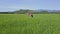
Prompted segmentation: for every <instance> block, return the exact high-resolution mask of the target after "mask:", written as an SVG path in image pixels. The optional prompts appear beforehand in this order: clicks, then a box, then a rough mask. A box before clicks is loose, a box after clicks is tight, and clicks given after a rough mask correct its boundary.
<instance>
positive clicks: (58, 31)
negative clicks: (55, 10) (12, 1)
mask: <svg viewBox="0 0 60 34" xmlns="http://www.w3.org/2000/svg"><path fill="white" fill-rule="evenodd" d="M0 34H60V14H34V18H31V17H29V16H27V15H25V14H0Z"/></svg>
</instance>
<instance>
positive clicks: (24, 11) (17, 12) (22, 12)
mask: <svg viewBox="0 0 60 34" xmlns="http://www.w3.org/2000/svg"><path fill="white" fill-rule="evenodd" d="M26 12H32V13H33V14H60V11H56V12H54V11H52V12H48V11H47V10H41V11H35V10H28V9H27V10H24V9H20V10H16V11H12V12H0V14H25V13H26Z"/></svg>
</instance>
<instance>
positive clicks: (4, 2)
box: [0, 0, 60, 12]
mask: <svg viewBox="0 0 60 34" xmlns="http://www.w3.org/2000/svg"><path fill="white" fill-rule="evenodd" d="M19 9H31V10H38V9H45V10H60V0H0V11H1V12H2V11H15V10H19Z"/></svg>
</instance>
